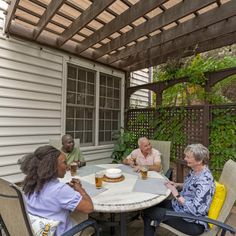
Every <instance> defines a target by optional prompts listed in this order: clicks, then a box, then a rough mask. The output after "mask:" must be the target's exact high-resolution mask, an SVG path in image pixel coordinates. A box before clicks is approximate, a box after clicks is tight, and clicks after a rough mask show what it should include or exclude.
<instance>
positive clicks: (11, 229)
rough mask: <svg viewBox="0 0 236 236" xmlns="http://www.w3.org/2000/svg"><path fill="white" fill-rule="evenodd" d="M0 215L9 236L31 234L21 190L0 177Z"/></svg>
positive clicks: (28, 235) (31, 235)
mask: <svg viewBox="0 0 236 236" xmlns="http://www.w3.org/2000/svg"><path fill="white" fill-rule="evenodd" d="M0 215H1V218H2V220H3V222H4V224H5V226H6V228H7V231H8V233H9V235H11V236H18V235H24V236H33V231H32V228H31V224H30V221H29V218H28V214H27V212H26V207H25V202H24V199H23V194H22V192H21V190H20V189H19V188H18V187H17V186H16V185H14V184H12V183H9V182H8V181H6V180H4V179H2V178H0Z"/></svg>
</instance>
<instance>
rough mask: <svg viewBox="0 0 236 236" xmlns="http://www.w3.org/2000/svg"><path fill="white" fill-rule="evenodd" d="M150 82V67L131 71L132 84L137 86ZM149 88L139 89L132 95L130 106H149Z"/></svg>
mask: <svg viewBox="0 0 236 236" xmlns="http://www.w3.org/2000/svg"><path fill="white" fill-rule="evenodd" d="M147 83H149V69H143V70H139V71H134V72H132V73H131V79H130V86H131V87H133V86H137V85H142V84H147ZM149 94H150V92H149V91H148V90H139V91H136V92H135V93H133V94H132V95H131V98H130V106H131V107H147V106H149V96H150V95H149Z"/></svg>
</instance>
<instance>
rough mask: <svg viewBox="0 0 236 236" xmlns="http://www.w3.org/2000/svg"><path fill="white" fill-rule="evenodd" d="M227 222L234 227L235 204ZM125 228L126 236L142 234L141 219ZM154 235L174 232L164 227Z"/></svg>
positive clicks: (103, 235) (235, 219) (167, 234)
mask: <svg viewBox="0 0 236 236" xmlns="http://www.w3.org/2000/svg"><path fill="white" fill-rule="evenodd" d="M227 223H228V224H229V225H231V226H232V227H234V228H236V206H235V207H234V208H233V209H232V211H231V213H230V217H229V219H228V220H227ZM127 230H128V232H127V236H134V235H135V236H143V221H142V220H141V219H140V220H135V221H133V222H132V223H130V224H129V225H128V229H127ZM230 235H231V234H230V233H227V234H226V236H230ZM102 236H110V233H109V232H106V233H105V234H102ZM116 236H120V234H119V232H118V231H117V232H116ZM155 236H174V234H173V233H171V232H169V231H167V230H165V229H162V228H160V229H159V230H158V232H156V235H155Z"/></svg>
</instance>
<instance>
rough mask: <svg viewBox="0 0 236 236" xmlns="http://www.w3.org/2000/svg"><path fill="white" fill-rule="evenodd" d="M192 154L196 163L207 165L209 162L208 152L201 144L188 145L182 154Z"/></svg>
mask: <svg viewBox="0 0 236 236" xmlns="http://www.w3.org/2000/svg"><path fill="white" fill-rule="evenodd" d="M186 153H192V154H193V157H194V159H195V160H196V161H202V163H203V164H207V163H208V161H209V150H208V149H207V148H206V147H205V146H203V145H202V144H201V143H196V144H190V145H188V146H187V147H186V148H185V150H184V154H186Z"/></svg>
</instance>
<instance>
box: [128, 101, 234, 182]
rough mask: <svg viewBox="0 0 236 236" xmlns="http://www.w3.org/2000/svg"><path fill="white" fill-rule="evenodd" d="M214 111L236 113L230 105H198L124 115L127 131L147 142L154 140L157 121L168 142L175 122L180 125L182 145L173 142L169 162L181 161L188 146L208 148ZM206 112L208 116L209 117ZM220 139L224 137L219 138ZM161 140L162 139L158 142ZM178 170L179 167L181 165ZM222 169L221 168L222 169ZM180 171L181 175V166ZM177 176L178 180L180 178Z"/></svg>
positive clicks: (137, 110) (181, 176)
mask: <svg viewBox="0 0 236 236" xmlns="http://www.w3.org/2000/svg"><path fill="white" fill-rule="evenodd" d="M216 109H221V110H222V111H224V112H225V113H226V112H227V113H234V114H235V113H236V106H235V104H233V105H201V106H188V107H166V108H161V109H154V108H145V109H129V110H127V112H126V118H127V122H126V129H127V130H129V131H132V132H134V133H135V134H136V135H138V136H139V137H140V136H146V137H148V138H149V139H153V138H155V139H159V138H156V137H158V135H157V134H156V132H157V130H158V125H157V126H156V127H155V128H154V126H153V124H156V123H158V120H160V119H164V120H165V124H166V125H165V127H167V128H165V130H164V132H165V135H166V133H168V134H169V137H170V139H169V140H172V138H173V137H174V133H173V131H172V130H171V129H172V123H173V122H176V121H178V122H179V123H181V124H182V126H181V127H182V129H181V132H182V134H183V137H184V140H183V142H182V143H177V142H176V143H175V139H174V138H173V140H172V149H171V158H172V159H178V160H182V159H183V157H184V154H183V153H184V148H185V147H186V145H187V144H191V143H202V144H204V145H206V146H208V144H209V133H210V130H208V129H209V124H210V122H211V121H212V120H213V119H214V118H215V115H214V114H213V112H214V111H215V110H216ZM208 111H209V113H208ZM222 138H223V137H222ZM160 140H161V139H160ZM180 166H181V165H180ZM221 167H222V166H221ZM180 168H181V170H179V172H182V174H183V168H184V166H183V165H182V166H181V167H180ZM219 171H221V169H219ZM182 174H181V173H178V175H179V176H178V177H179V180H181V179H182V178H183V175H182Z"/></svg>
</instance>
